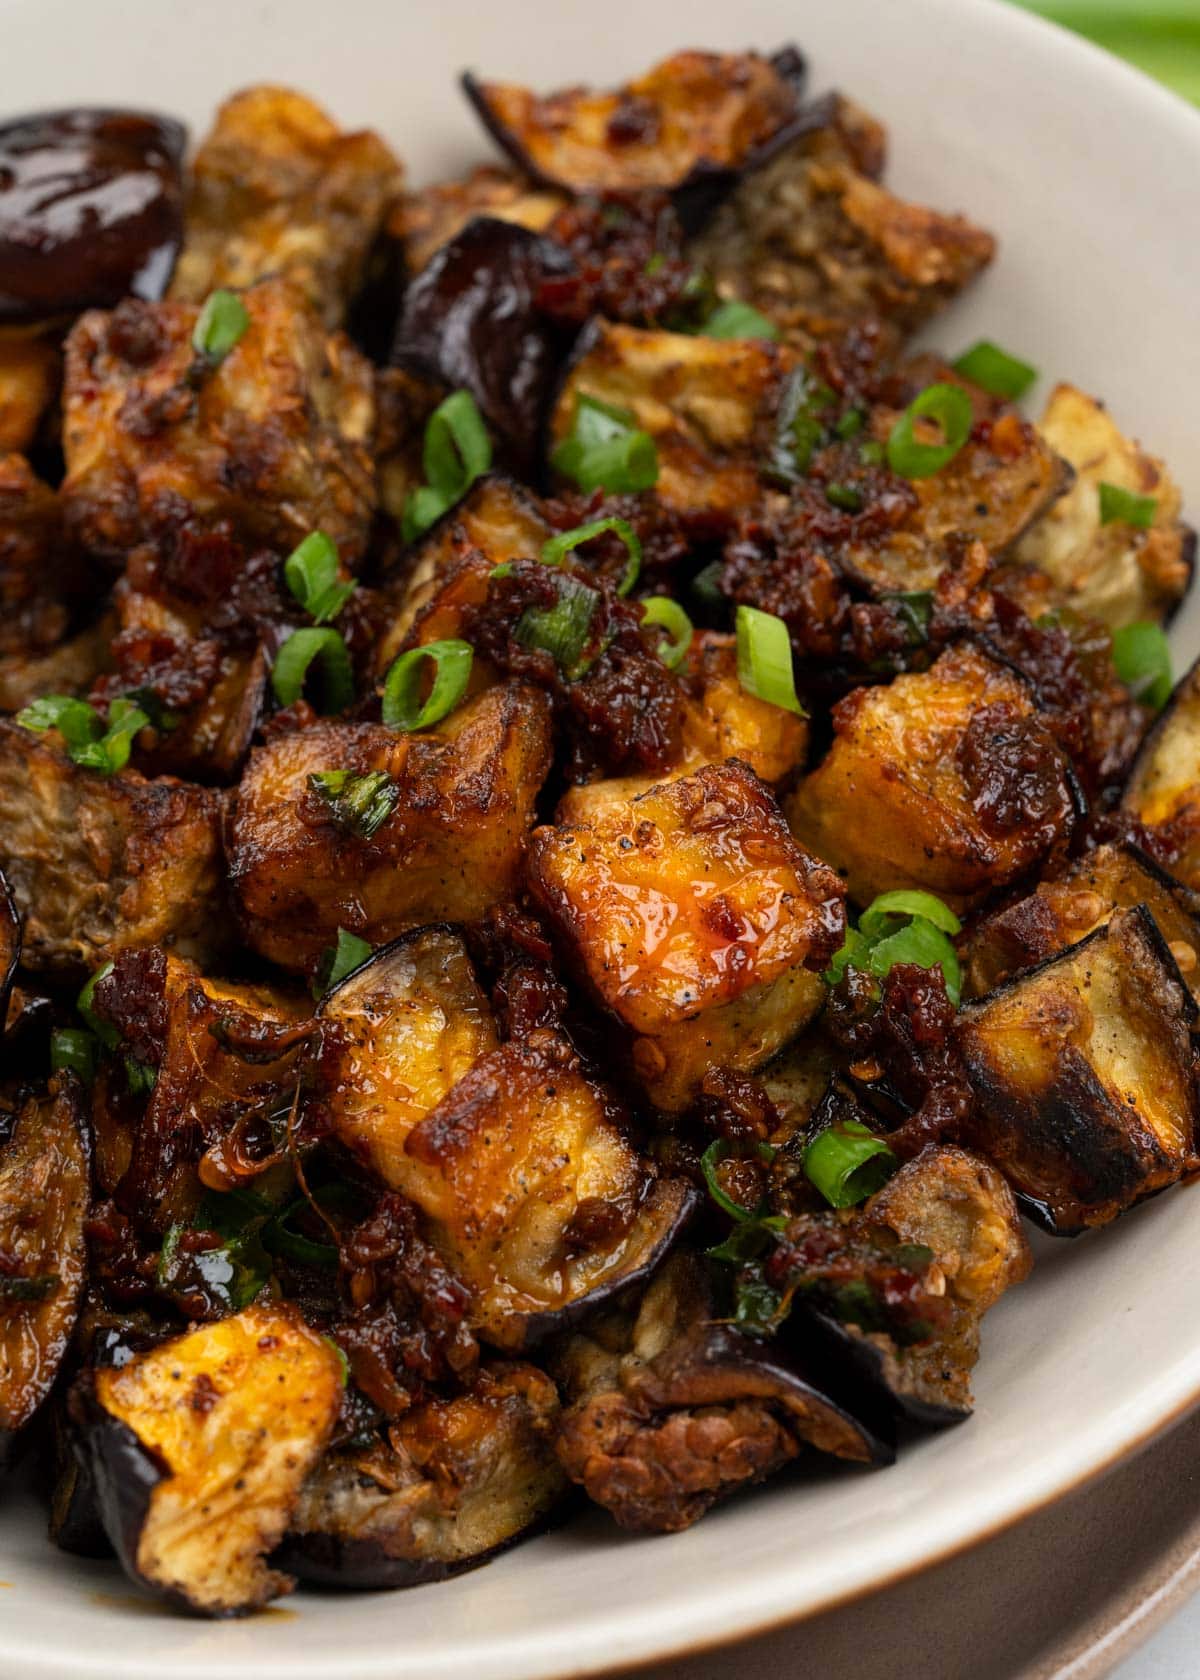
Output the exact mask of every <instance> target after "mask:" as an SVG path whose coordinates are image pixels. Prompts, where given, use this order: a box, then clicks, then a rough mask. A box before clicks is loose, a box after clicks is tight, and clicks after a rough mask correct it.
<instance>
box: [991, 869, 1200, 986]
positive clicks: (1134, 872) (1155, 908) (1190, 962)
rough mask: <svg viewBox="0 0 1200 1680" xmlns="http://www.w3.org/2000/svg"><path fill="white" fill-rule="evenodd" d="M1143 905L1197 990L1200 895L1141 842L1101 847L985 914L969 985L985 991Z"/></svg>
mask: <svg viewBox="0 0 1200 1680" xmlns="http://www.w3.org/2000/svg"><path fill="white" fill-rule="evenodd" d="M1137 904H1144V905H1145V906H1146V908H1147V909H1148V910H1149V912H1150V914H1151V915H1152V916H1153V917H1154V920H1155V922H1156V923H1157V925H1158V931H1159V932H1160V933H1161V934H1162V936H1163V938H1164V939H1165V940H1166V942H1167V944H1168V946H1169V947H1170V951H1171V955H1172V956H1173V957H1174V959H1175V963H1176V966H1177V967H1178V969H1179V972H1180V974H1181V975H1182V976H1183V978H1184V980H1185V981H1186V982H1187V985H1188V987H1189V988H1190V990H1191V991H1192V994H1193V996H1195V995H1196V994H1197V992H1198V990H1200V960H1198V957H1200V926H1198V925H1197V921H1196V917H1197V915H1198V914H1200V896H1198V895H1197V894H1196V893H1195V892H1193V891H1191V890H1190V889H1189V888H1187V887H1184V886H1183V885H1181V883H1180V882H1179V881H1176V880H1175V879H1174V878H1173V877H1172V876H1170V875H1169V874H1167V872H1166V871H1165V870H1164V869H1162V868H1160V866H1159V865H1158V864H1157V863H1155V862H1154V860H1153V859H1152V858H1151V857H1149V856H1148V855H1147V854H1146V853H1145V852H1144V851H1142V850H1141V849H1140V848H1139V847H1137V846H1134V845H1129V844H1124V845H1119V846H1109V845H1105V846H1097V847H1096V849H1095V851H1091V852H1085V853H1084V855H1083V856H1082V857H1081V858H1078V859H1077V860H1076V861H1075V862H1074V863H1072V864H1071V865H1070V867H1069V868H1068V869H1067V870H1065V871H1064V873H1062V874H1061V875H1056V876H1054V877H1053V878H1052V879H1050V880H1047V881H1042V882H1040V883H1039V885H1038V886H1037V888H1036V889H1035V890H1034V891H1033V892H1032V893H1031V894H1030V896H1029V897H1028V898H1021V899H1018V900H1017V902H1016V903H1015V904H1007V905H1005V906H1004V907H1003V908H1002V909H999V910H995V911H993V912H992V913H991V915H988V916H985V917H984V919H983V920H982V921H981V922H978V923H977V924H976V925H975V926H974V927H973V928H972V929H971V930H970V931H969V933H968V935H967V939H966V949H965V952H964V956H965V958H966V962H965V969H966V976H967V991H968V993H969V994H970V995H971V996H973V997H982V996H983V995H984V994H985V993H986V992H990V991H992V990H994V988H995V987H997V986H999V985H1001V984H1002V983H1003V982H1004V981H1005V980H1007V979H1009V978H1010V977H1011V976H1012V975H1014V974H1019V973H1020V972H1021V971H1022V970H1023V969H1027V968H1034V967H1036V965H1037V964H1038V963H1040V962H1044V961H1045V959H1046V958H1047V957H1052V956H1054V954H1055V953H1056V952H1057V951H1064V950H1065V949H1066V948H1067V946H1068V945H1074V944H1076V943H1077V941H1079V940H1080V939H1083V938H1085V937H1086V936H1087V935H1088V934H1089V933H1091V932H1092V931H1093V929H1095V928H1098V927H1101V926H1102V925H1103V924H1104V923H1105V922H1107V921H1108V920H1109V919H1110V917H1111V916H1112V914H1113V912H1114V910H1132V909H1133V907H1134V906H1135V905H1137Z"/></svg>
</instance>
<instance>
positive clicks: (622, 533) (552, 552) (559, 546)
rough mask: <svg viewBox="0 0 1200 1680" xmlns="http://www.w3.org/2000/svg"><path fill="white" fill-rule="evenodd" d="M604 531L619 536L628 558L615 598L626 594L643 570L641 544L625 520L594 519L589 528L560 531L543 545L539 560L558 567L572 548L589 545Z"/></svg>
mask: <svg viewBox="0 0 1200 1680" xmlns="http://www.w3.org/2000/svg"><path fill="white" fill-rule="evenodd" d="M605 531H612V532H613V534H614V535H615V536H618V537H620V539H621V541H622V542H623V543H624V544H625V549H626V552H627V553H628V555H629V559H628V560H627V561H626V564H625V570H624V571H623V572H622V574H621V581H620V583H619V584H618V585H617V594H618V595H628V594H629V591H630V590H631V589H632V588H633V586H634V584H635V583H636V582H637V580H638V577H639V576H640V574H641V570H642V545H641V543H640V541H639V540H638V537H637V533H636V532H635V531H634V529H633V526H632V525H630V523H629V522H628V520H625V519H616V518H610V519H593V520H592V522H591V524H590V525H577V526H576V527H575V529H574V530H573V531H562V532H560V534H559V535H558V536H557V537H551V538H550V539H549V540H548V541H547V542H545V543H543V545H542V559H543V560H544V561H545V563H546V565H547V566H561V565H562V563H563V561H564V560H565V559H566V557H567V555H568V554H569V553H570V552H571V550H572V549H575V548H578V547H579V546H580V544H581V543H586V542H591V540H592V538H593V537H599V536H603V534H604V533H605Z"/></svg>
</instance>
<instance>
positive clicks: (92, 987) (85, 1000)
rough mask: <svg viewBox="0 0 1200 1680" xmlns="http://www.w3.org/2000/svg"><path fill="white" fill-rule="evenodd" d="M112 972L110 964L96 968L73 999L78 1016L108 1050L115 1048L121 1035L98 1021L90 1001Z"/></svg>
mask: <svg viewBox="0 0 1200 1680" xmlns="http://www.w3.org/2000/svg"><path fill="white" fill-rule="evenodd" d="M112 971H113V965H112V963H111V962H106V963H105V964H104V965H103V966H102V967H101V968H98V969H97V970H96V972H95V974H93V975H92V976H91V978H90V979H89V980H87V981H85V983H84V986H83V989H82V991H81V992H80V994H79V996H78V997H77V998H76V999H75V1007H76V1009H77V1010H78V1011H79V1013H80V1015H82V1017H83V1019H84V1020H85V1021H86V1022H87V1024H88V1026H89V1027H90V1028H91V1030H92V1031H93V1032H94V1033H95V1035H96V1037H97V1038H98V1039H99V1040H100V1042H101V1044H104V1045H106V1046H107V1047H108V1049H110V1050H114V1049H115V1048H116V1046H117V1045H118V1044H120V1042H121V1035H120V1033H119V1032H118V1031H117V1029H116V1028H115V1027H114V1026H113V1025H112V1024H111V1023H110V1022H108V1021H102V1020H101V1019H100V1017H99V1016H98V1015H97V1014H96V1012H95V1010H94V1009H93V1008H92V999H93V997H94V996H95V993H96V987H97V986H98V985H99V984H100V982H101V980H106V979H107V978H108V976H109V975H110V974H111V973H112Z"/></svg>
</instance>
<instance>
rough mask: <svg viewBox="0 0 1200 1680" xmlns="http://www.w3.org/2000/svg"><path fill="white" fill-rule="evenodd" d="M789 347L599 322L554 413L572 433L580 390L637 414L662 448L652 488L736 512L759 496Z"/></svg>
mask: <svg viewBox="0 0 1200 1680" xmlns="http://www.w3.org/2000/svg"><path fill="white" fill-rule="evenodd" d="M794 366H795V358H794V356H793V354H792V352H790V351H788V350H786V349H782V348H781V347H780V346H779V345H777V344H771V343H769V342H767V341H766V340H765V339H746V338H741V339H732V338H706V337H704V336H703V335H699V336H693V335H689V334H686V333H669V332H657V331H650V330H648V329H645V328H641V327H627V326H622V325H618V324H617V323H614V322H604V321H597V322H596V323H594V324H593V326H592V327H591V328H590V329H589V331H588V333H587V336H586V337H585V338H584V340H583V341H582V342H581V345H580V349H579V354H578V356H577V359H576V360H575V362H574V364H573V366H572V368H571V370H570V373H569V374H568V376H567V379H566V381H565V383H564V385H563V388H562V391H561V393H560V395H559V399H558V403H557V405H556V406H555V410H554V415H553V418H552V421H551V434H552V436H551V442H552V444H558V443H561V442H562V440H563V439H564V438H565V437H566V436H568V434H569V433H570V431H571V428H572V425H573V423H574V419H575V406H576V403H577V402H578V399H579V398H580V397H581V396H587V397H593V398H596V399H598V400H599V401H600V402H603V403H607V404H609V405H610V406H611V407H615V408H618V409H622V410H624V411H625V412H626V413H630V414H632V415H633V417H634V422H635V423H636V425H637V426H638V427H639V428H640V429H641V430H642V431H645V432H648V433H649V434H650V436H651V437H652V438H653V439H654V442H655V446H656V448H657V450H658V480H657V483H656V484H655V492H656V494H657V496H658V498H659V500H660V502H662V503H663V505H664V506H666V507H668V508H672V509H677V510H679V511H680V512H683V513H698V514H709V515H713V516H717V517H725V518H727V519H730V520H732V519H734V518H735V517H736V516H737V515H738V514H740V513H741V512H742V511H743V510H744V509H745V508H747V507H749V506H752V505H753V503H754V502H755V500H756V499H757V498H758V496H759V494H760V491H761V485H760V481H759V468H760V466H761V464H762V461H763V458H764V456H765V454H766V452H767V450H768V448H769V446H770V442H771V436H772V429H773V426H774V421H775V415H776V412H777V410H778V407H779V403H780V401H781V399H782V394H783V389H784V384H785V381H786V379H787V376H788V374H789V373H790V372H792V371H793V368H794Z"/></svg>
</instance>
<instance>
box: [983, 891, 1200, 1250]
mask: <svg viewBox="0 0 1200 1680" xmlns="http://www.w3.org/2000/svg"><path fill="white" fill-rule="evenodd" d="M1196 1018H1197V1008H1196V1004H1195V1002H1194V1001H1193V999H1192V995H1191V993H1190V992H1189V991H1188V989H1187V986H1186V985H1185V983H1184V981H1183V979H1182V977H1181V976H1180V973H1179V970H1178V968H1177V967H1176V965H1175V961H1174V959H1173V957H1172V956H1171V952H1170V950H1169V948H1168V946H1167V944H1166V941H1165V940H1164V939H1163V936H1162V934H1161V933H1160V932H1159V930H1158V927H1157V925H1156V924H1155V921H1154V918H1153V916H1151V914H1150V912H1149V911H1148V910H1147V909H1146V908H1145V907H1144V906H1142V905H1139V906H1137V907H1136V908H1134V909H1132V910H1119V911H1117V912H1116V913H1115V914H1114V915H1113V917H1112V918H1111V920H1110V921H1109V922H1107V923H1106V924H1105V926H1103V927H1100V928H1097V930H1096V931H1095V932H1094V933H1091V934H1089V935H1088V937H1087V938H1086V939H1083V940H1081V941H1080V942H1079V944H1077V945H1072V946H1071V947H1070V948H1069V949H1068V950H1066V951H1063V952H1061V953H1060V954H1059V955H1057V956H1054V957H1051V958H1049V959H1048V960H1047V961H1046V962H1044V963H1041V964H1040V965H1039V966H1038V967H1037V968H1035V969H1032V970H1030V971H1029V972H1028V973H1027V974H1022V975H1018V976H1017V977H1016V978H1015V979H1013V980H1010V981H1009V982H1008V983H1007V984H1006V985H1004V986H1001V987H999V988H998V990H996V991H994V992H992V993H991V994H990V995H989V996H987V997H985V998H981V999H980V1000H979V1001H978V1002H976V1003H972V1004H969V1005H967V1006H966V1008H964V1010H963V1011H962V1014H961V1016H960V1018H959V1027H958V1042H959V1047H960V1050H961V1053H962V1056H963V1059H964V1061H965V1064H966V1068H967V1072H968V1074H969V1076H970V1079H971V1083H972V1085H973V1086H974V1088H975V1094H976V1097H977V1099H978V1102H977V1106H976V1110H975V1115H974V1119H973V1122H972V1125H971V1133H972V1137H971V1141H972V1143H973V1145H974V1147H976V1148H978V1149H980V1150H982V1151H983V1153H984V1154H986V1155H987V1156H989V1157H990V1159H991V1160H993V1161H994V1162H995V1163H996V1165H997V1166H998V1167H999V1168H1000V1170H1001V1171H1002V1172H1003V1173H1004V1175H1005V1177H1006V1178H1007V1179H1008V1180H1009V1182H1010V1184H1012V1186H1013V1188H1014V1189H1015V1190H1016V1191H1017V1192H1018V1194H1019V1195H1020V1196H1021V1198H1022V1199H1023V1201H1024V1203H1025V1204H1026V1206H1027V1209H1028V1210H1029V1211H1030V1212H1032V1213H1034V1214H1035V1215H1036V1216H1037V1217H1038V1218H1039V1219H1040V1220H1041V1221H1042V1222H1043V1223H1044V1224H1045V1225H1046V1227H1047V1229H1049V1230H1051V1231H1053V1232H1055V1233H1056V1234H1062V1235H1073V1234H1074V1233H1076V1232H1078V1231H1081V1230H1083V1229H1085V1228H1086V1227H1088V1226H1093V1225H1104V1224H1107V1223H1108V1222H1109V1221H1110V1220H1112V1219H1115V1218H1116V1216H1117V1215H1118V1214H1119V1213H1122V1212H1124V1211H1125V1209H1126V1208H1129V1207H1131V1206H1132V1205H1133V1203H1134V1202H1136V1201H1140V1200H1141V1199H1142V1198H1143V1197H1144V1196H1149V1195H1152V1194H1153V1193H1154V1192H1155V1191H1157V1190H1162V1189H1164V1188H1165V1187H1166V1186H1167V1185H1169V1184H1173V1183H1175V1182H1176V1180H1178V1179H1179V1178H1180V1177H1181V1176H1182V1175H1183V1174H1184V1173H1185V1172H1192V1171H1194V1170H1195V1169H1196V1167H1197V1165H1198V1160H1197V1153H1196V1107H1197V1099H1196V1058H1195V1051H1194V1048H1193V1043H1192V1036H1191V1034H1192V1029H1193V1027H1194V1025H1195V1022H1196Z"/></svg>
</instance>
